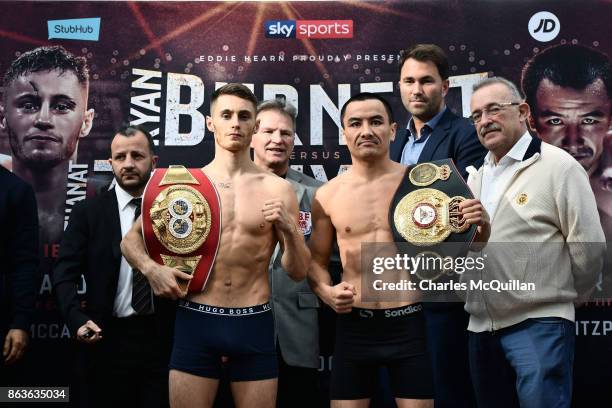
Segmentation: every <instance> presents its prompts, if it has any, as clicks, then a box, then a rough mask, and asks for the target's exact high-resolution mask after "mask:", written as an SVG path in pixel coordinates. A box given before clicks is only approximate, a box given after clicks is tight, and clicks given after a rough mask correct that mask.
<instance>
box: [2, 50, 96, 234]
mask: <svg viewBox="0 0 612 408" xmlns="http://www.w3.org/2000/svg"><path fill="white" fill-rule="evenodd" d="M3 85H4V95H3V98H2V102H1V104H0V129H2V130H3V131H4V132H6V134H7V135H8V138H9V143H10V147H11V156H12V159H11V161H10V162H5V163H3V164H4V166H5V167H8V168H11V169H12V171H13V173H15V174H17V175H18V176H19V177H21V178H23V179H24V180H25V181H27V182H28V183H30V184H31V185H32V188H33V189H34V193H35V194H36V199H37V201H38V217H39V223H40V227H41V237H40V238H41V241H40V242H41V243H42V244H48V243H57V242H59V240H60V238H61V236H62V232H63V230H64V215H65V214H64V209H65V205H66V191H67V187H66V186H67V175H68V170H69V161H70V160H75V159H76V149H77V145H78V142H79V139H80V138H82V137H85V136H87V135H88V134H89V132H90V130H91V127H92V125H93V119H94V110H93V109H87V97H88V92H89V71H88V67H87V60H86V59H85V58H84V57H77V56H75V55H73V54H71V53H70V52H68V51H66V49H64V48H63V47H61V46H48V47H39V48H36V49H33V50H30V51H26V52H24V53H22V54H21V55H19V57H17V59H15V60H14V61H13V62H12V63H11V65H10V66H9V68H8V70H7V71H6V74H5V75H4V82H3Z"/></svg>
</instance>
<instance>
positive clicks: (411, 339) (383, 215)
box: [309, 93, 484, 408]
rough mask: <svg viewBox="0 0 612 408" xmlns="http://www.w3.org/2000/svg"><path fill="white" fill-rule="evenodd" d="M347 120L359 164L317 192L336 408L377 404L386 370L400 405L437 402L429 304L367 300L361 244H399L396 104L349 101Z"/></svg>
mask: <svg viewBox="0 0 612 408" xmlns="http://www.w3.org/2000/svg"><path fill="white" fill-rule="evenodd" d="M341 121H342V128H343V132H344V138H345V141H346V145H347V147H348V149H349V151H350V153H351V158H352V161H353V165H352V167H351V169H350V170H348V171H347V172H346V173H343V174H342V175H340V176H338V177H336V178H335V179H333V180H331V181H330V182H329V183H327V184H325V185H324V186H322V187H320V188H319V190H318V191H317V193H316V195H315V198H314V200H313V205H312V213H313V232H312V235H311V239H310V241H309V243H310V249H311V252H312V263H311V267H310V270H309V279H310V281H311V284H312V286H313V290H314V291H315V293H317V295H319V297H320V298H321V299H322V300H323V301H324V302H325V303H326V304H328V305H329V306H330V307H332V308H333V309H334V310H335V311H336V312H337V313H339V314H340V315H339V316H338V322H337V330H336V332H337V334H336V347H335V351H334V362H333V366H332V376H331V385H330V389H331V398H332V407H367V406H369V403H370V398H371V396H372V393H373V391H374V387H375V384H376V383H377V378H378V373H379V367H386V368H387V370H388V373H389V379H390V383H391V388H392V390H393V393H394V396H395V398H396V402H397V404H398V406H399V407H400V408H401V407H418V408H421V407H433V400H432V397H433V385H432V373H431V367H430V363H429V360H428V358H427V354H426V350H425V327H424V320H423V312H422V306H421V304H420V303H410V302H409V301H396V302H364V301H362V299H361V274H362V271H361V244H362V243H363V242H389V243H391V242H393V236H392V233H391V229H390V226H389V221H388V211H389V206H390V204H391V200H392V198H393V195H394V193H395V191H396V189H397V187H398V185H399V183H400V182H401V181H402V178H403V177H404V174H405V170H406V167H404V166H403V165H401V164H398V163H395V162H393V161H391V160H390V158H389V144H390V142H391V141H392V140H393V138H394V137H395V132H396V128H397V125H396V123H394V122H393V114H392V111H391V107H390V106H389V103H388V102H387V101H386V100H384V99H383V98H382V97H380V96H378V95H376V94H369V93H362V94H358V95H355V96H353V97H352V98H351V99H349V100H348V101H347V102H346V104H345V105H344V106H343V108H342V111H341ZM462 204H463V205H462V213H463V216H464V218H465V219H466V220H467V221H468V222H469V223H471V224H484V221H483V219H484V215H483V213H482V211H481V208H482V207H481V205H480V202H479V201H477V200H466V201H464V202H463V203H462ZM479 228H480V227H479ZM334 233H335V234H336V237H337V240H338V246H339V248H340V257H341V259H342V266H343V271H344V272H343V277H342V279H343V281H342V282H341V283H340V284H338V285H335V286H332V285H331V279H330V275H329V273H328V271H327V263H328V261H329V255H330V252H331V248H332V242H333V238H334ZM386 316H390V317H386ZM391 316H394V317H391Z"/></svg>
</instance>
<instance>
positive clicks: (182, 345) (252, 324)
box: [170, 301, 278, 381]
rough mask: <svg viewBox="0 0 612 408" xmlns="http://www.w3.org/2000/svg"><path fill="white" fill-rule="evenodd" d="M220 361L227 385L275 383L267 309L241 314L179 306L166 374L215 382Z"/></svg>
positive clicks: (240, 310) (243, 309)
mask: <svg viewBox="0 0 612 408" xmlns="http://www.w3.org/2000/svg"><path fill="white" fill-rule="evenodd" d="M222 357H228V361H227V364H226V365H227V370H228V375H229V379H230V380H231V381H256V380H264V379H269V378H276V377H278V361H277V355H276V346H275V343H274V320H273V318H272V310H271V308H270V304H269V303H265V304H263V305H257V306H249V307H241V308H227V307H225V308H224V307H218V306H208V305H202V304H199V303H195V302H189V301H181V302H180V303H179V307H178V308H177V311H176V322H175V325H174V346H173V349H172V357H171V358H170V369H174V370H179V371H183V372H186V373H189V374H193V375H197V376H200V377H206V378H217V379H218V378H220V377H221V368H222V363H221V358H222Z"/></svg>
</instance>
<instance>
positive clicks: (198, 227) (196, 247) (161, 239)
mask: <svg viewBox="0 0 612 408" xmlns="http://www.w3.org/2000/svg"><path fill="white" fill-rule="evenodd" d="M142 231H143V235H144V242H145V246H146V247H147V251H148V253H149V256H151V258H152V259H153V260H154V261H156V262H157V263H160V264H163V265H166V266H169V267H172V268H176V269H178V270H180V271H181V272H185V273H188V274H190V275H193V278H192V279H191V281H190V282H189V283H187V282H184V281H179V282H178V283H179V286H180V287H181V289H182V290H183V291H184V290H185V289H187V285H189V286H188V292H190V293H193V292H201V291H202V290H204V286H205V285H206V281H207V280H208V276H209V275H210V271H211V270H212V267H213V264H214V262H215V257H216V255H217V250H218V248H219V238H220V236H221V205H220V202H219V196H218V194H217V190H216V189H215V187H214V184H213V183H212V182H211V181H210V180H209V179H208V177H206V175H205V174H204V173H203V172H202V170H200V169H186V168H185V167H183V166H170V167H169V168H167V169H156V170H155V172H153V175H152V177H151V179H150V180H149V182H148V184H147V186H146V188H145V192H144V195H143V200H142Z"/></svg>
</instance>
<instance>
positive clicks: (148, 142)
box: [53, 126, 173, 407]
mask: <svg viewBox="0 0 612 408" xmlns="http://www.w3.org/2000/svg"><path fill="white" fill-rule="evenodd" d="M109 161H110V164H111V166H112V168H113V174H114V177H115V182H116V184H115V187H114V188H112V189H110V190H108V191H106V192H103V193H101V194H100V195H98V196H96V197H93V198H89V199H87V200H84V201H82V202H81V203H79V204H78V205H77V206H75V208H74V209H73V211H72V215H71V216H70V221H69V223H68V227H67V229H66V232H65V233H64V237H63V240H62V243H61V246H60V253H59V258H58V261H57V264H56V265H55V268H54V276H53V286H54V290H55V293H56V295H57V298H58V302H59V304H60V307H61V310H62V313H63V315H64V318H65V319H66V322H67V324H68V326H69V328H70V331H71V334H72V335H73V336H74V337H75V338H76V339H77V340H78V341H79V342H80V343H83V344H84V346H85V347H84V348H86V350H87V352H86V355H87V365H88V367H87V373H88V380H87V381H88V388H89V389H88V393H89V400H90V402H91V403H93V402H94V401H95V402H96V403H99V405H100V406H104V407H109V406H110V407H112V406H131V407H134V406H141V407H155V406H167V405H168V359H169V352H170V338H171V333H172V327H171V326H172V316H173V314H172V312H173V305H172V304H171V303H167V302H169V301H168V300H163V301H162V300H160V299H157V298H155V299H154V298H153V294H152V291H151V288H150V286H148V283H147V281H146V279H144V277H143V276H142V274H141V273H140V272H139V271H137V270H133V269H132V268H131V267H130V266H129V265H128V263H127V261H126V260H125V258H123V257H122V256H121V250H120V248H119V244H120V242H121V239H122V237H123V236H124V235H125V234H126V233H127V231H128V230H129V229H130V228H131V226H132V223H133V222H134V219H136V218H137V217H138V215H140V204H141V195H142V193H143V190H144V188H145V185H146V183H147V181H148V180H149V177H150V175H151V172H152V170H153V168H154V167H155V164H156V162H157V156H155V154H154V151H153V140H152V139H151V135H150V134H149V133H148V132H147V131H146V130H145V129H143V128H140V127H136V126H128V127H125V128H123V129H121V130H119V132H118V133H117V134H116V135H115V136H114V138H113V140H112V143H111V158H110V159H109ZM81 274H83V275H84V276H85V281H86V284H87V294H86V295H85V299H84V302H83V303H85V305H84V308H82V307H81V303H82V302H79V299H78V297H77V292H76V289H77V282H78V281H79V280H80V277H81ZM143 282H144V283H143ZM164 302H166V303H164Z"/></svg>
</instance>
